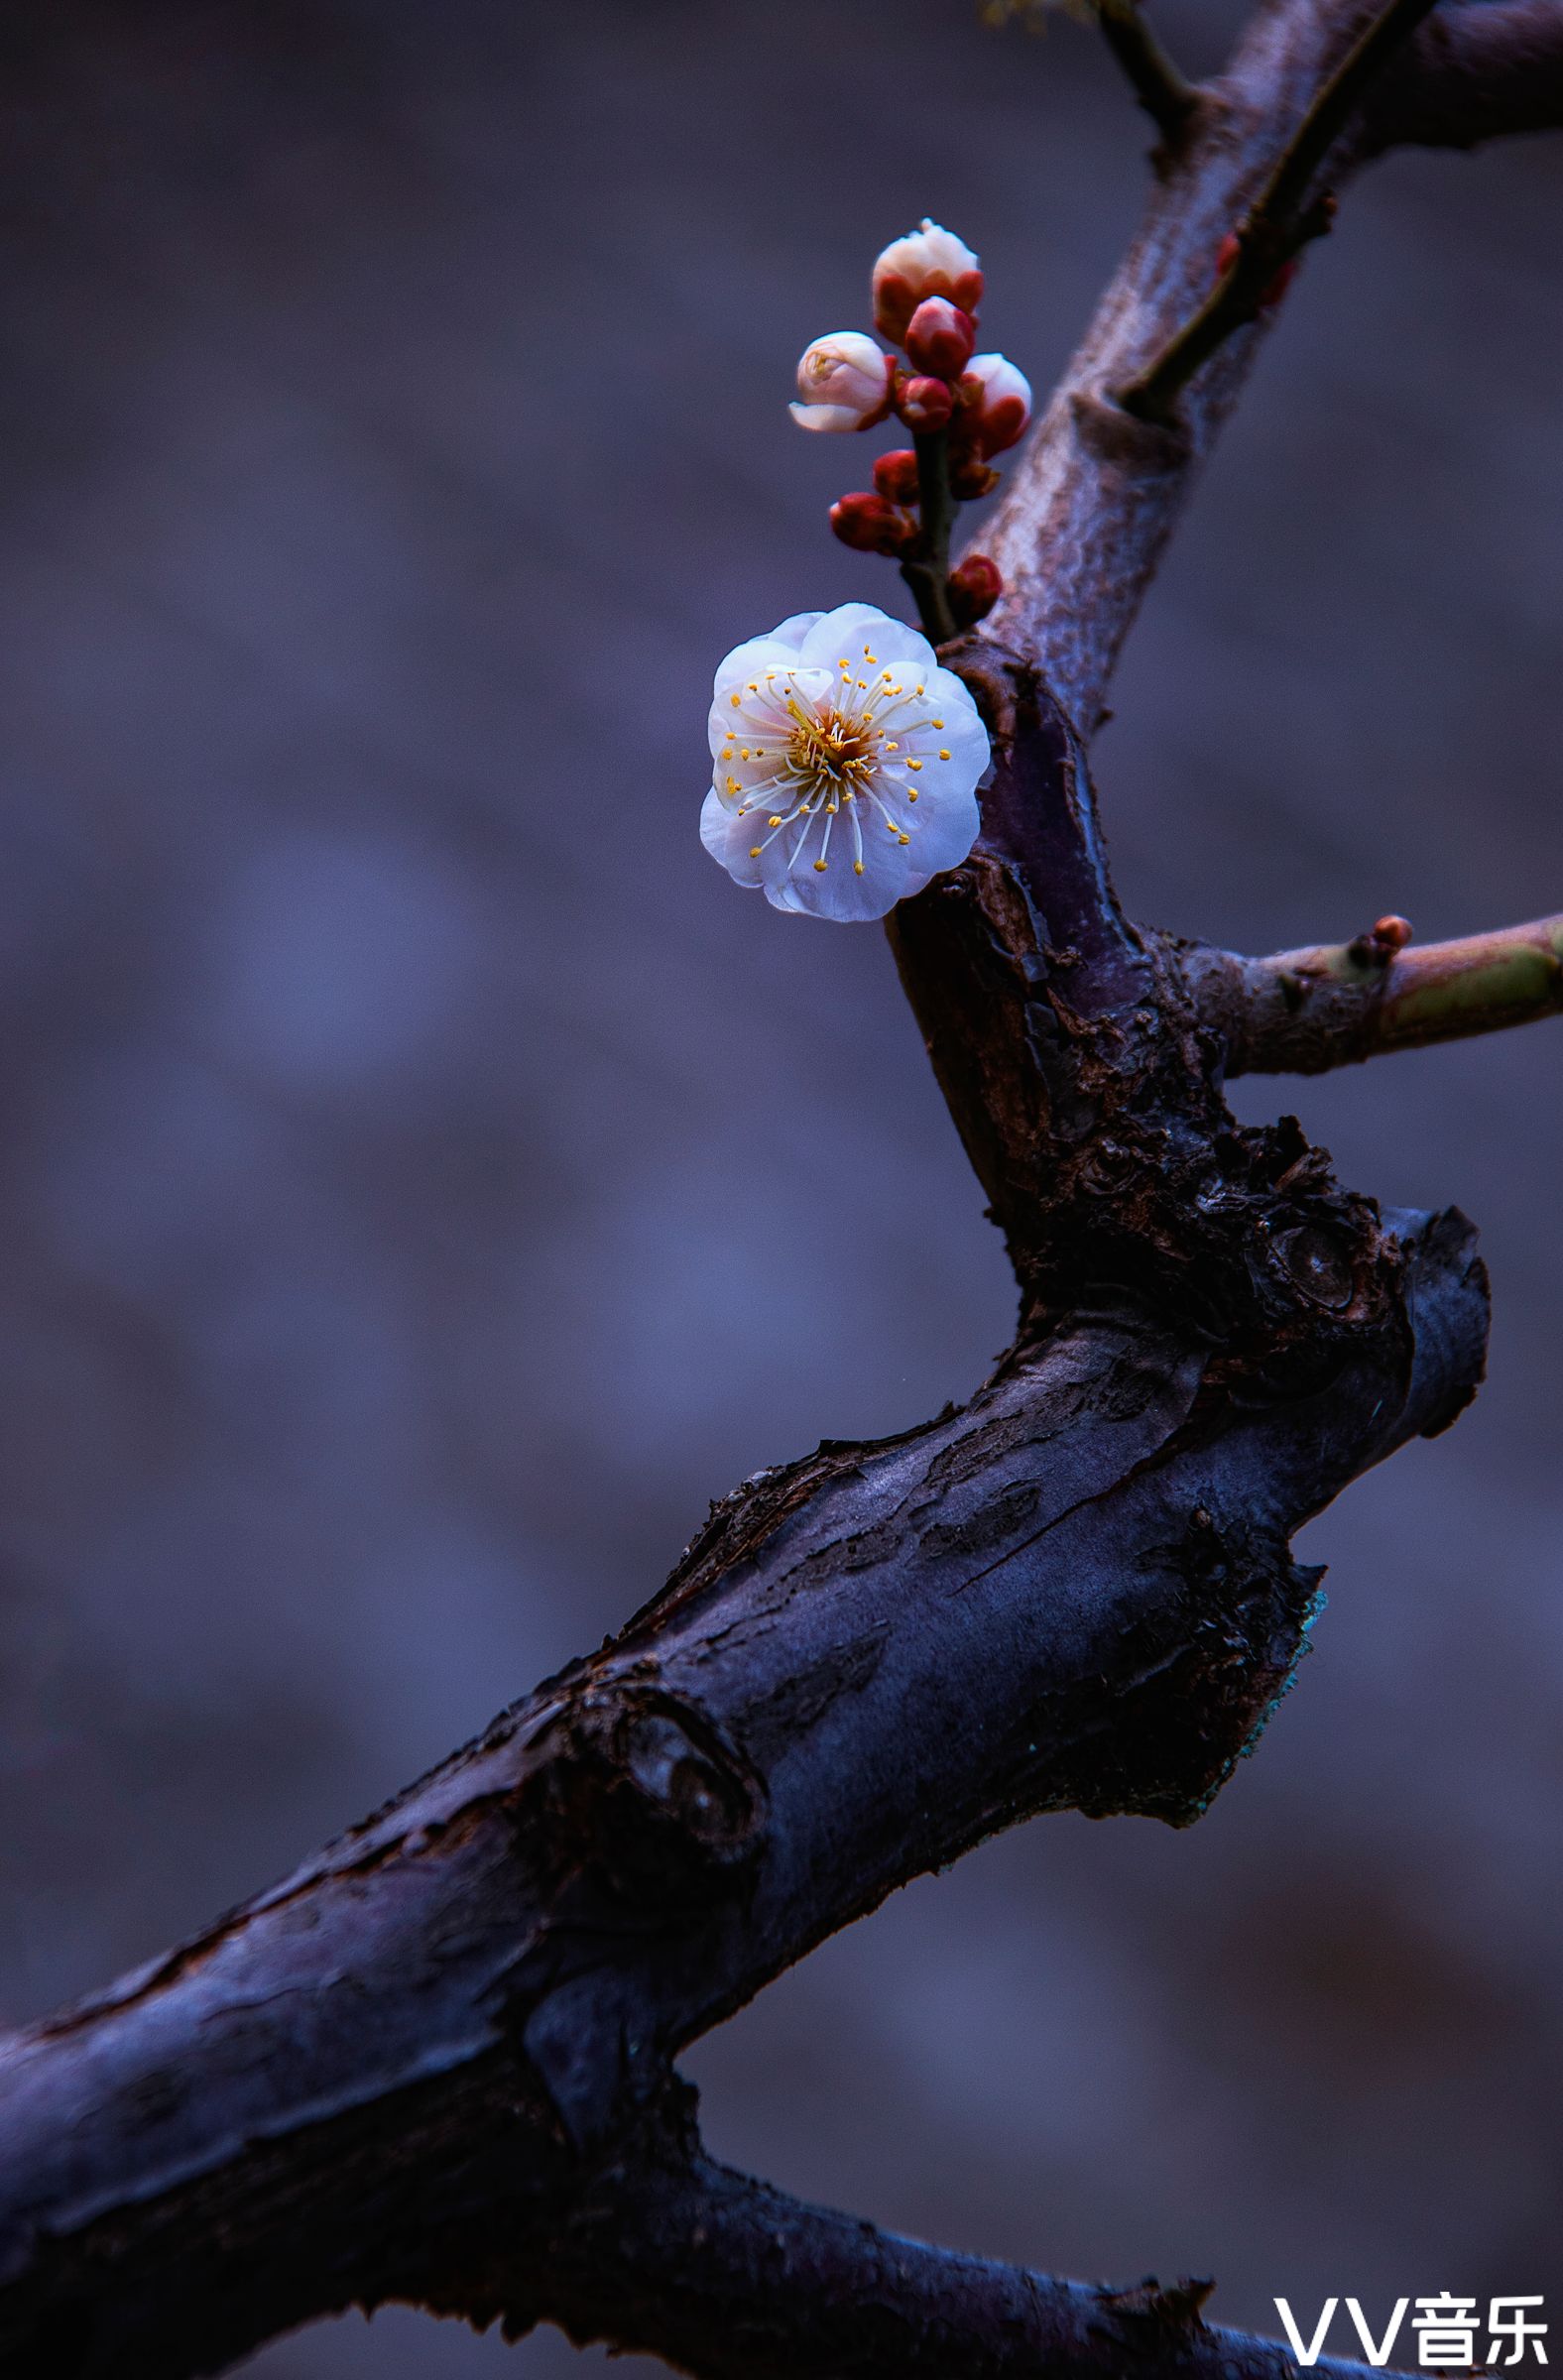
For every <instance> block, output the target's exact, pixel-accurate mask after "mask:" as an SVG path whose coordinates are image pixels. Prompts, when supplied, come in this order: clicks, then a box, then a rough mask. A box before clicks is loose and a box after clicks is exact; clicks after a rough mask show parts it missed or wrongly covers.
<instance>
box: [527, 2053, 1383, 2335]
mask: <svg viewBox="0 0 1563 2380" xmlns="http://www.w3.org/2000/svg"><path fill="white" fill-rule="evenodd" d="M691 2095H692V2094H691ZM681 2130H682V2127H678V2128H677V2132H681ZM669 2132H670V2135H671V2136H669V2137H668V2138H666V2139H665V2140H659V2141H657V2142H655V2143H648V2144H647V2146H646V2147H644V2148H642V2149H641V2150H640V2152H639V2153H638V2155H637V2157H636V2158H635V2160H634V2162H632V2163H628V2164H626V2165H622V2166H620V2167H619V2168H617V2169H616V2170H613V2171H610V2172H609V2173H607V2174H605V2175H604V2177H603V2179H602V2181H601V2183H600V2184H599V2185H598V2186H597V2187H596V2188H595V2189H594V2190H593V2191H592V2192H591V2193H589V2194H588V2196H587V2197H586V2198H585V2199H584V2200H583V2201H582V2203H581V2205H580V2207H579V2208H578V2210H577V2211H576V2213H575V2215H574V2217H573V2218H572V2220H571V2222H570V2223H569V2225H568V2226H567V2228H566V2229H565V2230H564V2231H563V2232H562V2233H561V2234H560V2235H559V2236H557V2237H556V2238H554V2239H552V2240H550V2242H549V2246H548V2255H547V2259H546V2266H545V2269H546V2272H547V2276H548V2279H547V2287H546V2304H545V2306H540V2307H539V2312H540V2314H543V2313H545V2314H546V2316H547V2317H548V2318H549V2319H551V2320H553V2321H557V2322H559V2323H560V2324H561V2326H562V2327H563V2328H564V2329H566V2330H567V2331H568V2332H569V2334H570V2336H571V2337H572V2338H573V2339H574V2340H575V2341H576V2343H577V2344H578V2345H585V2344H587V2343H588V2342H589V2341H592V2340H595V2339H601V2338H610V2339H613V2340H615V2341H618V2342H622V2343H623V2344H625V2345H628V2346H633V2347H639V2348H641V2349H643V2350H650V2351H651V2352H653V2353H656V2354H660V2355H662V2356H665V2357H666V2358H667V2360H668V2361H669V2362H670V2363H672V2364H673V2365H674V2367H675V2368H676V2369H677V2370H679V2371H683V2372H688V2373H691V2374H693V2375H694V2376H695V2380H791V2375H793V2374H795V2373H798V2372H808V2373H850V2374H851V2375H852V2380H1036V2375H1037V2374H1039V2373H1043V2372H1045V2373H1047V2374H1048V2375H1049V2380H1162V2376H1163V2375H1166V2374H1168V2373H1172V2372H1176V2373H1178V2374H1179V2375H1181V2376H1182V2380H1295V2375H1296V2369H1297V2365H1296V2358H1295V2357H1294V2356H1293V2355H1291V2354H1290V2353H1289V2351H1288V2350H1287V2349H1285V2348H1284V2347H1281V2346H1279V2345H1277V2344H1275V2343H1274V2342H1272V2341H1270V2340H1267V2339H1260V2338H1252V2337H1248V2336H1245V2335H1244V2334H1243V2333H1242V2332H1240V2331H1236V2330H1225V2329H1217V2328H1213V2327H1209V2326H1207V2325H1206V2323H1205V2322H1204V2321H1202V2319H1201V2315H1200V2308H1201V2306H1202V2304H1203V2303H1204V2301H1205V2300H1206V2298H1207V2297H1208V2296H1209V2294H1210V2283H1209V2282H1208V2281H1176V2282H1173V2283H1172V2284H1170V2285H1169V2286H1168V2287H1165V2288H1162V2287H1158V2285H1157V2284H1156V2282H1155V2281H1154V2279H1151V2280H1147V2281H1143V2282H1142V2283H1140V2284H1139V2285H1138V2286H1134V2287H1129V2288H1121V2289H1110V2288H1092V2287H1089V2286H1087V2285H1086V2284H1084V2283H1082V2282H1070V2281H1057V2280H1053V2279H1051V2278H1050V2277H1048V2276H1047V2275H1046V2274H1042V2273H1035V2272H1028V2271H1026V2270H1025V2269H1024V2268H1023V2267H1021V2266H1017V2265H1008V2264H996V2263H992V2262H989V2261H988V2260H986V2259H984V2258H981V2257H977V2256H957V2255H952V2254H951V2253H950V2252H949V2251H948V2250H946V2249H943V2248H936V2247H930V2246H928V2245H926V2244H925V2243H924V2242H923V2241H921V2240H914V2239H905V2238H902V2237H900V2236H898V2235H897V2234H895V2233H887V2232H884V2231H881V2230H878V2229H876V2227H875V2226H874V2225H873V2224H872V2223H865V2222H859V2221H857V2220H855V2219H854V2218H853V2217H852V2216H850V2215H845V2214H835V2213H831V2212H828V2211H827V2210H826V2209H825V2208H823V2207H819V2206H807V2205H800V2204H799V2203H798V2201H796V2200H795V2199H789V2198H785V2197H783V2196H782V2193H781V2192H779V2191H775V2190H770V2189H768V2188H767V2187H766V2186H765V2185H764V2184H763V2183H759V2182H752V2181H750V2180H748V2179H747V2178H746V2177H745V2176H744V2175H742V2174H735V2173H733V2172H731V2171H730V2170H728V2169H727V2168H725V2167H723V2166H720V2165H717V2164H716V2163H714V2162H713V2161H712V2160H711V2159H709V2158H707V2157H706V2156H705V2155H704V2154H703V2153H702V2151H701V2149H700V2147H699V2143H698V2141H697V2140H695V2139H694V2138H693V2137H692V2134H691V2135H689V2136H688V2137H678V2136H677V2132H674V2131H673V2130H672V2128H669ZM497 2288H498V2290H499V2292H500V2293H501V2294H502V2291H503V2282H502V2280H501V2281H499V2282H498V2284H497ZM529 2302H530V2303H536V2299H535V2298H534V2297H533V2294H532V2292H530V2291H529V2292H527V2293H525V2294H524V2296H523V2298H522V2300H521V2306H522V2309H523V2310H526V2309H528V2307H529ZM527 2319H528V2317H527V2312H526V2311H523V2313H522V2321H523V2322H524V2321H526V2320H527ZM508 2326H509V2327H511V2328H513V2329H514V2328H517V2327H520V2326H521V2325H520V2323H518V2322H517V2321H516V2319H515V2313H514V2311H512V2313H511V2315H510V2319H509V2322H508ZM1313 2368H1314V2369H1315V2371H1317V2372H1318V2373H1319V2374H1320V2375H1321V2376H1322V2380H1367V2373H1366V2370H1365V2369H1364V2367H1363V2366H1361V2365H1358V2364H1347V2363H1340V2362H1337V2361H1335V2360H1333V2359H1332V2358H1330V2357H1323V2358H1321V2360H1320V2361H1319V2362H1318V2363H1317V2364H1316V2365H1315V2366H1314V2367H1313Z"/></svg>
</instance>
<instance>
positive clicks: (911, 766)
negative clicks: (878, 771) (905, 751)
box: [744, 752, 922, 769]
mask: <svg viewBox="0 0 1563 2380" xmlns="http://www.w3.org/2000/svg"><path fill="white" fill-rule="evenodd" d="M744 758H745V760H746V761H747V760H748V758H749V755H748V753H747V752H746V753H745V755H744ZM906 766H907V768H908V769H920V768H921V767H922V763H921V762H920V761H908V762H907V763H906Z"/></svg>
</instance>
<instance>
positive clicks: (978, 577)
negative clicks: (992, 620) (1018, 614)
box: [949, 553, 1004, 628]
mask: <svg viewBox="0 0 1563 2380" xmlns="http://www.w3.org/2000/svg"><path fill="white" fill-rule="evenodd" d="M1003 593H1004V580H1003V579H1002V578H1001V577H1000V576H999V572H998V570H997V568H996V566H995V565H994V564H993V563H992V562H990V561H989V559H988V556H987V555H986V554H985V553H969V554H968V555H967V556H966V559H965V561H964V562H962V564H961V566H960V568H959V569H958V570H952V571H951V573H950V579H949V596H950V610H951V611H952V612H953V613H954V615H955V624H956V626H957V628H970V627H971V626H972V625H973V624H974V622H976V621H978V620H984V619H986V618H987V616H988V614H989V613H990V612H991V611H992V610H993V607H994V605H995V604H996V603H997V602H998V600H999V598H1000V596H1001V595H1002V594H1003Z"/></svg>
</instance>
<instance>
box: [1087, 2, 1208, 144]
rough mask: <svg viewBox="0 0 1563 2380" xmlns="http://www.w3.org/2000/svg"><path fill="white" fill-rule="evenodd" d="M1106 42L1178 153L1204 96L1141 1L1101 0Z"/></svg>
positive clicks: (1099, 7)
mask: <svg viewBox="0 0 1563 2380" xmlns="http://www.w3.org/2000/svg"><path fill="white" fill-rule="evenodd" d="M1096 15H1097V19H1098V22H1099V23H1100V25H1101V28H1102V34H1103V38H1104V39H1105V41H1106V43H1107V46H1108V48H1109V49H1110V50H1111V51H1112V53H1113V56H1114V57H1115V58H1116V59H1117V60H1118V62H1119V64H1120V65H1121V66H1122V67H1123V69H1124V72H1125V73H1126V74H1127V75H1128V77H1129V80H1130V83H1131V85H1132V86H1133V89H1134V93H1135V97H1136V98H1137V99H1138V100H1139V102H1140V104H1141V106H1142V108H1143V109H1144V111H1145V113H1146V115H1148V116H1149V117H1150V119H1151V121H1152V123H1153V124H1154V125H1155V128H1156V130H1157V131H1158V132H1159V133H1160V135H1161V142H1162V146H1163V148H1164V149H1165V150H1167V151H1171V150H1174V149H1175V148H1176V147H1177V145H1178V143H1179V142H1180V141H1181V139H1182V137H1183V135H1184V133H1185V132H1186V131H1187V129H1188V126H1189V123H1190V120H1191V118H1192V117H1193V116H1194V115H1195V114H1196V113H1197V111H1198V108H1199V94H1198V92H1197V91H1196V90H1195V88H1194V85H1193V84H1192V83H1191V82H1190V81H1189V79H1188V77H1187V75H1186V74H1185V73H1184V72H1183V70H1182V68H1181V67H1180V66H1179V65H1178V64H1177V62H1176V60H1174V59H1172V58H1170V57H1169V56H1168V54H1167V52H1166V51H1165V50H1164V49H1163V48H1162V46H1161V43H1160V42H1159V41H1158V40H1157V38H1156V36H1155V34H1154V32H1153V31H1152V30H1151V27H1150V25H1149V24H1148V22H1147V21H1146V18H1145V13H1144V10H1143V9H1142V7H1141V6H1140V0H1097V8H1096Z"/></svg>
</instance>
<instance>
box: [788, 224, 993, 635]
mask: <svg viewBox="0 0 1563 2380" xmlns="http://www.w3.org/2000/svg"><path fill="white" fill-rule="evenodd" d="M982 295H983V276H982V269H981V267H980V265H979V264H978V261H977V259H976V257H975V256H974V255H973V254H972V251H971V250H970V249H969V248H968V247H967V245H966V243H965V241H964V240H960V239H957V238H956V236H955V234H954V233H953V232H951V231H946V230H944V229H943V227H942V226H941V225H940V224H937V223H933V222H929V221H928V220H927V219H926V218H925V219H924V221H923V224H922V228H921V229H920V231H912V232H908V233H907V234H906V236H905V238H904V239H901V240H893V241H892V242H891V244H890V246H889V247H888V248H887V249H885V250H884V251H883V253H882V254H881V256H880V257H879V259H878V261H877V262H876V264H875V267H874V327H875V329H876V330H877V331H878V332H879V334H880V337H881V338H882V339H885V340H887V341H889V342H892V343H893V344H894V345H895V346H897V347H899V348H900V349H901V350H902V353H901V354H900V355H897V354H887V353H886V352H885V350H884V349H883V348H882V347H880V346H878V345H876V343H875V341H874V340H873V339H871V338H870V337H869V335H868V333H867V332H866V331H861V330H838V331H833V332H831V333H830V335H829V336H828V337H826V338H822V339H816V340H815V341H814V342H813V344H812V345H811V346H810V347H808V348H806V349H805V350H804V353H803V355H802V357H801V358H800V360H799V363H798V367H797V391H798V399H799V402H798V403H797V404H796V405H794V406H793V407H792V417H793V419H794V420H795V421H796V422H798V423H799V425H800V426H801V427H802V428H804V429H822V430H845V429H873V428H874V427H875V426H876V424H878V423H879V422H881V421H886V420H888V419H890V417H891V416H893V415H894V416H896V417H897V418H899V419H900V420H901V421H902V422H903V423H904V424H905V426H906V428H907V429H908V430H910V432H911V434H912V437H913V439H914V440H916V441H917V442H916V444H915V445H912V446H902V447H897V448H895V449H894V450H893V451H892V452H891V453H889V454H882V455H881V456H880V458H879V461H878V462H877V463H876V464H875V466H874V485H873V487H872V489H869V488H863V489H858V490H855V491H854V492H853V493H852V494H851V495H848V496H843V497H842V498H841V499H840V501H839V503H837V504H834V505H832V507H831V511H830V525H831V528H832V529H833V530H834V531H835V533H836V535H837V536H838V537H839V538H840V539H841V541H842V543H843V544H845V545H851V546H854V547H856V548H857V550H858V551H859V552H863V553H885V554H892V555H895V556H896V557H897V558H898V559H899V560H902V562H912V561H916V562H921V563H924V564H926V563H928V562H930V561H936V562H937V563H938V567H939V569H940V570H941V571H942V570H943V568H944V566H945V565H944V562H943V558H942V555H935V554H933V553H932V551H931V550H930V543H929V534H928V524H927V523H926V522H925V521H924V519H923V517H922V516H923V510H924V507H925V506H926V504H927V502H928V496H929V475H930V473H931V474H939V475H942V478H943V486H944V489H945V491H946V504H949V503H954V504H959V503H962V502H966V501H969V500H970V499H972V498H974V497H978V496H986V495H988V494H989V492H990V491H991V490H992V489H993V488H994V487H996V486H997V485H998V479H999V474H998V472H997V471H996V470H994V468H993V461H992V458H993V457H994V456H995V455H996V454H1002V453H1003V452H1004V451H1005V449H1006V448H1007V447H1010V446H1013V445H1014V444H1015V443H1016V441H1017V439H1018V438H1020V437H1021V436H1022V433H1023V432H1024V430H1025V427H1026V424H1027V423H1028V422H1029V420H1030V417H1031V392H1030V389H1029V387H1028V386H1027V383H1026V380H1025V377H1024V375H1023V374H1022V372H1020V371H1018V370H1017V368H1016V366H1015V365H1014V364H1012V363H1011V362H1010V360H1009V358H1008V357H1007V356H1003V355H991V354H990V355H979V354H977V353H976V346H977V311H978V307H979V306H980V305H981V303H982ZM902 358H904V360H902ZM1002 592H1003V582H1002V580H1001V579H1000V576H999V573H998V571H997V569H996V568H995V567H994V565H993V563H992V562H991V561H989V560H988V558H987V557H986V555H983V554H972V555H969V556H968V557H967V559H966V561H965V562H963V563H962V564H961V566H960V568H959V569H958V570H956V571H954V572H953V573H952V574H951V575H950V576H949V578H948V579H947V580H946V581H945V593H946V596H947V599H948V604H949V611H950V616H951V617H952V618H953V620H954V622H955V624H956V626H957V627H961V628H964V627H968V626H970V624H971V623H972V622H973V621H975V620H980V619H982V618H983V616H984V614H985V613H987V612H990V611H992V609H993V607H994V605H995V604H996V603H997V601H998V600H999V597H1000V595H1001V594H1002Z"/></svg>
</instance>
